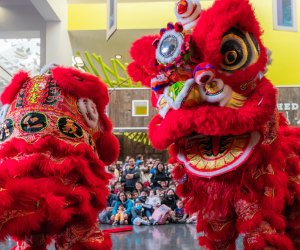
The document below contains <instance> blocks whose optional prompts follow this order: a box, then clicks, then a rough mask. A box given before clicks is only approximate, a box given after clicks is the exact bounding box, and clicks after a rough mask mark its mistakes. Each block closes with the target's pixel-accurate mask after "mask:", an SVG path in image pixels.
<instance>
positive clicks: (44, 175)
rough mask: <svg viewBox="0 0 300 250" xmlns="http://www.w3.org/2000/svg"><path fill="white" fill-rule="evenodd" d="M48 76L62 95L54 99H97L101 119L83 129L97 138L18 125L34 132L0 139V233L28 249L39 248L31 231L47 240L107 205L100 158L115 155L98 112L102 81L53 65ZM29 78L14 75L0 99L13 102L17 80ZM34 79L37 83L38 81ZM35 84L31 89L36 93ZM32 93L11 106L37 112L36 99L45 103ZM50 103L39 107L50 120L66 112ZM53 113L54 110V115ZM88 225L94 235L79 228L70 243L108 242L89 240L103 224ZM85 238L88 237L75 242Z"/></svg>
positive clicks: (107, 243) (106, 243)
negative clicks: (19, 102)
mask: <svg viewBox="0 0 300 250" xmlns="http://www.w3.org/2000/svg"><path fill="white" fill-rule="evenodd" d="M52 76H53V79H54V81H55V83H56V84H57V85H58V86H59V88H60V89H61V90H62V91H61V92H58V93H59V94H60V96H61V97H64V98H61V99H59V100H58V102H57V103H58V104H57V105H60V103H59V101H65V102H66V103H67V102H68V101H69V102H70V103H67V104H66V105H69V107H71V108H74V103H73V102H74V100H75V102H76V98H84V97H85V98H89V99H91V100H92V101H93V102H94V103H95V104H96V107H97V111H98V114H99V123H100V124H99V125H98V127H97V128H96V129H94V131H92V132H90V131H91V130H90V129H86V131H87V132H86V133H91V134H89V135H90V136H91V138H93V139H95V145H93V144H92V143H88V142H87V141H88V140H86V139H83V140H80V138H72V137H70V136H69V135H68V134H67V133H66V135H65V139H64V137H63V136H55V133H58V134H57V135H59V133H60V132H61V131H60V130H59V125H57V128H56V127H55V126H54V127H53V131H54V132H51V133H48V134H47V132H45V133H44V132H39V131H38V132H30V131H29V132H27V131H26V130H23V132H24V133H26V132H27V133H28V134H27V135H26V136H28V138H30V136H31V135H32V139H31V140H30V141H29V139H28V138H27V137H26V138H25V137H24V138H20V137H17V136H14V133H12V134H11V135H10V136H9V137H7V138H5V140H4V142H2V143H1V144H0V159H1V160H0V225H2V226H1V227H0V240H4V239H5V238H6V237H7V236H8V235H10V236H13V237H14V238H16V239H17V240H18V241H19V242H21V243H22V242H25V241H26V242H27V243H28V242H29V243H28V244H29V248H28V249H31V248H32V249H37V248H35V247H34V246H35V244H36V243H37V242H38V241H39V240H38V239H37V238H36V237H32V236H34V235H44V236H45V237H46V238H49V239H50V240H51V238H52V237H53V236H54V237H58V236H59V235H60V234H63V232H64V231H66V232H68V229H70V228H72V227H73V226H74V225H78V223H80V224H81V225H84V227H85V228H86V230H88V231H89V228H92V227H93V225H94V224H95V222H96V221H97V218H98V213H99V212H100V211H101V210H103V209H104V208H105V206H106V196H107V195H108V190H107V188H106V186H107V185H108V182H109V179H110V178H111V175H110V174H108V173H107V172H106V171H105V165H106V164H110V163H111V162H113V161H115V160H116V158H117V155H118V153H119V144H118V141H117V139H116V137H115V136H114V135H113V134H112V124H111V122H110V120H109V119H108V117H107V116H106V115H105V112H104V111H105V106H106V105H107V103H108V101H109V99H108V91H107V87H106V86H105V85H104V83H102V82H101V81H100V79H99V78H98V77H95V76H92V75H90V74H87V73H83V72H80V71H78V70H75V69H72V68H63V67H56V68H54V69H52ZM29 79H30V77H29V75H28V74H27V73H24V72H21V73H19V74H17V75H16V76H15V77H14V78H13V80H12V82H11V84H10V85H9V86H8V87H7V88H6V89H5V91H4V92H3V95H2V97H1V100H2V102H3V103H4V104H14V103H16V101H15V99H16V98H17V97H18V93H19V91H20V89H21V88H22V90H25V91H28V90H27V89H26V88H24V86H23V85H26V84H27V81H29ZM34 84H39V82H38V80H37V81H36V82H34ZM32 86H35V85H32ZM30 88H31V85H30ZM38 89H39V88H37V89H34V91H35V93H37V95H38V97H40V96H39V94H40V92H38ZM40 89H41V88H40ZM32 90H33V88H32ZM28 92H30V91H28ZM43 93H44V92H43ZM31 94H32V93H31V92H30V94H29V97H28V96H26V98H27V99H26V101H28V100H29V101H31V100H32V105H31V106H30V105H29V104H27V102H23V105H25V107H21V108H20V107H17V106H16V107H15V106H14V108H15V109H24V112H25V111H26V112H38V111H39V109H38V107H39V105H40V107H41V108H44V109H47V105H42V103H35V102H34V101H35V100H40V99H43V98H40V99H34V98H32V99H30V98H31V97H35V96H33V95H32V96H31ZM68 96H69V97H70V98H67V97H68ZM71 97H72V98H71ZM74 97H75V98H74ZM71 102H72V103H71ZM50 105H51V106H50ZM55 105H56V103H55V104H49V107H48V110H50V111H49V112H48V113H46V112H45V114H46V115H47V117H48V118H47V119H48V120H50V119H57V118H56V117H58V118H59V117H63V116H64V113H63V112H62V109H60V108H61V106H58V107H57V108H54V107H55ZM75 106H76V105H75ZM32 107H34V109H33V110H31V109H32ZM51 112H54V114H53V116H51ZM55 112H56V113H55ZM76 112H77V111H76ZM10 114H11V111H9V112H8V113H7V118H10V119H14V118H13V117H10ZM22 115H23V113H22ZM78 115H80V113H78ZM75 119H76V118H75ZM79 120H80V122H79ZM84 121H85V120H84V119H83V117H78V123H82V122H84ZM31 122H34V120H33V121H31ZM49 124H50V122H48V123H47V126H48V125H49ZM14 125H15V126H19V124H14ZM32 125H34V123H33V124H32ZM84 126H87V124H85V125H84ZM84 126H83V125H82V126H81V127H84ZM47 128H48V127H47ZM55 129H56V130H55ZM15 130H16V129H15ZM44 131H47V129H45V130H44ZM49 131H50V130H49ZM51 131H52V130H51ZM95 131H96V132H95ZM98 131H100V132H98ZM93 133H94V134H93ZM68 136H69V138H67V137H68ZM1 139H3V138H1ZM96 152H97V153H96ZM75 231H76V230H75ZM89 232H94V235H89V234H88V233H84V234H82V235H79V236H76V237H77V238H76V239H77V241H76V242H73V243H72V244H73V245H74V246H73V248H72V249H111V247H112V243H111V240H110V237H109V235H104V238H103V242H102V241H101V244H100V243H99V242H98V243H96V242H94V240H93V239H94V238H95V237H96V236H97V237H98V236H99V235H100V236H101V237H102V233H101V231H99V229H98V228H97V227H96V228H94V229H93V230H92V231H89ZM100 236H99V237H100ZM93 237H94V238H93ZM101 237H100V238H101ZM83 238H84V239H87V240H86V241H82V242H81V240H83ZM28 239H30V240H28ZM46 244H47V242H45V245H46ZM45 247H46V246H45ZM40 249H42V248H40ZM62 249H63V248H62Z"/></svg>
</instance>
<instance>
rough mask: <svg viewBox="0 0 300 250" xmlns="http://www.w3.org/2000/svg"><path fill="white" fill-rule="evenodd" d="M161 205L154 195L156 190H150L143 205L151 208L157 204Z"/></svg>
mask: <svg viewBox="0 0 300 250" xmlns="http://www.w3.org/2000/svg"><path fill="white" fill-rule="evenodd" d="M158 203H159V204H161V199H160V197H159V196H158V195H157V194H156V190H153V189H152V190H150V192H149V196H148V197H147V199H146V202H145V204H146V205H150V206H152V208H154V207H155V206H156V205H157V204H158Z"/></svg>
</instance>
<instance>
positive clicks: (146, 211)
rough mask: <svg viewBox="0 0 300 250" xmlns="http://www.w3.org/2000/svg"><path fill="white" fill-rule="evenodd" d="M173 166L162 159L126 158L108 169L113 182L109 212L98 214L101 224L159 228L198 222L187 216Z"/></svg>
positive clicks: (194, 215) (107, 208)
mask: <svg viewBox="0 0 300 250" xmlns="http://www.w3.org/2000/svg"><path fill="white" fill-rule="evenodd" d="M173 168H174V166H173V165H172V164H166V163H163V162H161V161H160V160H159V159H155V160H153V159H151V158H150V159H147V160H145V161H144V160H143V157H142V156H141V155H138V156H137V157H136V158H133V157H129V156H128V157H126V159H125V161H124V162H122V161H117V162H116V163H114V164H112V165H110V166H108V167H107V171H108V172H110V173H111V174H112V175H113V176H114V177H113V178H112V179H111V182H110V185H109V190H110V194H109V196H108V197H107V204H106V209H105V210H103V211H102V212H101V213H100V214H99V221H100V223H102V224H111V225H123V224H132V225H136V226H140V225H156V224H166V223H196V214H193V215H187V214H185V212H184V209H183V201H182V200H180V199H179V198H178V197H177V196H176V193H175V189H176V182H174V181H173V180H172V170H173Z"/></svg>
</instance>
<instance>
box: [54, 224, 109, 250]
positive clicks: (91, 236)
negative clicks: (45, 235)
mask: <svg viewBox="0 0 300 250" xmlns="http://www.w3.org/2000/svg"><path fill="white" fill-rule="evenodd" d="M55 241H56V243H55V247H56V250H111V248H112V242H111V239H110V236H109V235H106V234H103V233H102V232H101V230H100V229H99V225H98V223H96V224H95V225H93V226H88V225H85V224H76V225H73V226H71V227H69V228H67V230H66V231H65V232H64V233H63V234H61V235H58V236H56V237H55Z"/></svg>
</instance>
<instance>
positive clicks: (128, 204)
mask: <svg viewBox="0 0 300 250" xmlns="http://www.w3.org/2000/svg"><path fill="white" fill-rule="evenodd" d="M120 204H123V206H124V208H125V212H124V220H127V221H128V219H129V217H130V215H131V208H132V206H133V201H132V200H131V199H128V198H127V196H126V193H125V192H120V193H119V194H118V200H117V201H116V203H115V204H114V208H113V210H112V216H111V217H110V220H111V221H112V222H113V221H115V216H116V214H117V212H118V208H119V205H120Z"/></svg>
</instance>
